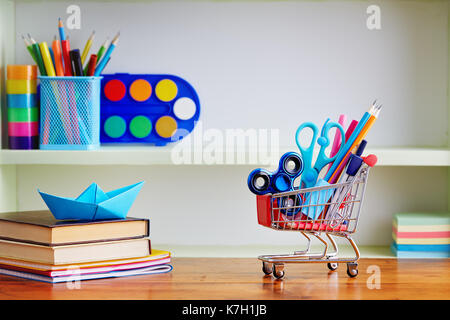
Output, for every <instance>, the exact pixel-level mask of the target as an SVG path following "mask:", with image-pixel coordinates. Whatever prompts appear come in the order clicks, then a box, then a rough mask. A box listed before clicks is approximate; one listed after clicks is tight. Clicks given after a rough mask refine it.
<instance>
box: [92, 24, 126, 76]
mask: <svg viewBox="0 0 450 320" xmlns="http://www.w3.org/2000/svg"><path fill="white" fill-rule="evenodd" d="M119 36H120V32H118V33H117V35H116V36H115V37H114V39H113V40H112V41H111V44H110V45H109V47H108V50H106V53H105V56H104V57H103V59H102V60H101V61H100V62H99V64H98V65H97V68H96V69H95V73H94V75H95V76H99V75H100V74H101V73H102V71H103V69H104V68H105V66H106V64H107V63H108V61H109V58H110V56H111V53H112V52H113V51H114V48H115V47H116V46H117V44H118V42H119Z"/></svg>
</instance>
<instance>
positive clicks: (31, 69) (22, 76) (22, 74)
mask: <svg viewBox="0 0 450 320" xmlns="http://www.w3.org/2000/svg"><path fill="white" fill-rule="evenodd" d="M6 79H11V80H36V79H37V67H36V65H21V64H12V65H8V66H6Z"/></svg>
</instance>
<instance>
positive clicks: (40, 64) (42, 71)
mask: <svg viewBox="0 0 450 320" xmlns="http://www.w3.org/2000/svg"><path fill="white" fill-rule="evenodd" d="M28 38H29V39H30V42H31V46H32V47H33V51H34V56H35V58H36V61H37V62H36V64H37V66H38V68H39V72H40V74H41V76H46V75H47V72H46V70H45V66H44V60H43V59H42V55H41V50H40V48H39V45H38V44H37V42H36V41H35V40H34V39H33V38H32V37H31V35H30V34H28Z"/></svg>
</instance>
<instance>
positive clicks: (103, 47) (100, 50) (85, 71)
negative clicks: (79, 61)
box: [83, 38, 108, 75]
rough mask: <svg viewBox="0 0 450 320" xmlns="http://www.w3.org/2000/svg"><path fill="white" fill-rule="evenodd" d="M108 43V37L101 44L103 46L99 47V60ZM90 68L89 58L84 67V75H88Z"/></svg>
mask: <svg viewBox="0 0 450 320" xmlns="http://www.w3.org/2000/svg"><path fill="white" fill-rule="evenodd" d="M107 43H108V38H106V40H105V42H103V44H102V45H101V47H100V48H99V49H98V52H97V61H100V58H101V57H102V56H103V54H104V53H105V50H106V44H107ZM88 68H89V59H88V60H87V64H86V67H84V70H83V73H84V75H87V70H88Z"/></svg>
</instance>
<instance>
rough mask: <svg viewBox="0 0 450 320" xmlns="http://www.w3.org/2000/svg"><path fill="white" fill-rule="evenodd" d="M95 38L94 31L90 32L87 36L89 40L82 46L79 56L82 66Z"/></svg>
mask: <svg viewBox="0 0 450 320" xmlns="http://www.w3.org/2000/svg"><path fill="white" fill-rule="evenodd" d="M94 36H95V30H94V31H92V33H91V35H90V36H89V39H88V40H87V42H86V45H85V46H84V49H83V53H82V54H81V64H82V65H83V64H84V61H86V58H87V55H88V53H89V50H90V49H91V46H92V41H93V40H94Z"/></svg>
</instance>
